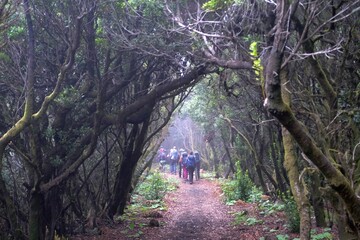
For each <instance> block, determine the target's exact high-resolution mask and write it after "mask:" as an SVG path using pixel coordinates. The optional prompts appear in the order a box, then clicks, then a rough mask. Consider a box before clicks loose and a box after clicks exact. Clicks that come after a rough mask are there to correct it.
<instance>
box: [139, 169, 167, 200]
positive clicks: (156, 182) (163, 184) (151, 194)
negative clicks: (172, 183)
mask: <svg viewBox="0 0 360 240" xmlns="http://www.w3.org/2000/svg"><path fill="white" fill-rule="evenodd" d="M168 186H169V183H168V182H167V181H165V179H164V178H163V177H162V176H161V174H160V173H159V172H155V173H152V174H150V175H149V176H148V177H147V178H146V180H145V181H144V182H142V183H141V184H140V185H139V186H138V187H137V192H138V193H139V194H140V195H142V196H144V197H145V198H146V199H147V200H158V199H162V198H163V197H164V195H165V193H166V192H167V188H168Z"/></svg>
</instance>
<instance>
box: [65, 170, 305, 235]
mask: <svg viewBox="0 0 360 240" xmlns="http://www.w3.org/2000/svg"><path fill="white" fill-rule="evenodd" d="M166 176H167V177H169V178H177V177H175V176H172V175H169V174H166ZM164 201H165V205H166V207H165V208H164V209H163V210H159V209H158V208H157V209H154V210H152V211H148V212H146V213H144V212H141V211H139V212H137V213H135V214H132V215H131V216H128V218H127V219H126V220H123V221H122V222H121V223H118V224H113V225H111V226H110V225H109V224H102V225H100V226H99V227H100V235H91V234H88V235H81V236H77V237H75V238H71V239H74V240H95V239H104V240H108V239H116V240H123V239H144V240H155V239H156V240H159V239H171V240H183V239H190V240H195V239H196V240H197V239H198V240H203V239H204V240H205V239H212V240H220V239H221V240H227V239H228V240H231V239H246V240H259V239H264V240H271V239H294V238H297V237H299V236H298V235H297V234H293V233H290V231H289V229H288V228H287V227H286V216H285V214H284V212H281V211H275V212H273V213H271V214H264V213H263V212H262V211H261V210H260V209H259V207H258V204H256V203H245V202H243V201H241V200H239V201H237V202H236V203H235V204H234V205H231V206H228V205H225V204H224V201H223V200H222V191H221V188H220V186H219V184H217V183H216V182H215V181H211V180H207V179H201V180H200V181H194V184H192V185H190V184H189V183H185V182H184V181H183V180H181V183H180V184H179V187H178V188H177V190H176V191H173V192H170V193H168V194H167V195H166V196H165V199H164ZM135 212H136V211H135ZM242 215H244V216H246V219H247V221H246V222H244V221H236V219H237V217H236V216H242Z"/></svg>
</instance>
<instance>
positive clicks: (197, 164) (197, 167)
mask: <svg viewBox="0 0 360 240" xmlns="http://www.w3.org/2000/svg"><path fill="white" fill-rule="evenodd" d="M194 156H195V179H196V180H197V181H199V180H200V154H199V152H198V151H194Z"/></svg>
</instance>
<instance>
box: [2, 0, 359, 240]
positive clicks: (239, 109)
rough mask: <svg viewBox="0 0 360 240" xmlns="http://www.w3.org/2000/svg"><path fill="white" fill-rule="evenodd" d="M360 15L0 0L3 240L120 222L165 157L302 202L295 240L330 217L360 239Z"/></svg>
mask: <svg viewBox="0 0 360 240" xmlns="http://www.w3.org/2000/svg"><path fill="white" fill-rule="evenodd" d="M359 13H360V0H226V1H222V0H63V1H57V0H1V1H0V46H1V51H0V228H1V229H2V230H1V232H0V238H1V239H34V240H37V239H54V236H55V233H56V234H57V235H59V236H67V235H71V233H72V232H73V231H74V229H75V228H79V226H82V227H83V228H90V229H91V228H94V227H95V226H96V224H97V222H96V219H99V218H103V219H108V220H110V221H111V220H113V219H114V217H115V216H118V215H121V214H123V213H124V209H125V207H126V204H127V202H128V201H127V200H128V198H129V196H130V195H131V193H132V191H133V189H134V188H135V187H136V185H137V183H138V182H139V179H140V177H141V176H142V175H143V174H144V173H146V170H147V169H149V168H150V167H151V163H152V161H153V160H154V159H155V155H156V154H157V150H158V149H159V147H160V146H161V145H162V144H164V143H166V144H169V147H172V146H173V145H176V146H179V147H180V146H181V147H183V148H185V149H187V150H195V149H196V150H198V151H199V152H200V153H201V155H202V156H203V159H204V164H203V166H204V168H206V169H207V170H208V171H214V175H215V176H216V177H218V178H228V177H231V176H232V175H233V174H234V172H235V171H236V167H235V165H236V164H237V162H239V164H240V166H241V169H242V170H243V171H244V172H247V173H248V175H249V177H250V179H251V180H252V181H253V183H255V184H256V185H257V186H258V187H259V188H260V189H261V190H262V191H263V192H264V193H265V194H268V195H270V196H272V197H275V198H276V197H281V196H285V195H289V194H290V195H292V196H293V198H294V200H295V202H296V205H297V209H298V210H299V214H300V218H301V224H300V234H301V239H310V237H309V236H310V229H311V218H312V216H314V217H315V220H316V224H317V225H318V226H327V225H329V223H328V222H327V221H328V220H327V219H328V218H327V217H326V215H327V214H328V212H327V211H326V209H329V208H330V209H331V210H332V213H331V214H332V215H333V219H334V222H333V223H332V224H333V225H334V226H336V227H337V228H338V231H339V234H340V236H346V237H349V238H345V237H344V238H343V239H350V237H353V238H354V239H356V238H359V237H360V69H359V66H360V48H359V42H360V14H359ZM170 135H171V136H172V138H171V139H172V140H171V141H170V140H169V139H167V142H163V141H164V139H166V138H167V136H170ZM329 206H330V207H329Z"/></svg>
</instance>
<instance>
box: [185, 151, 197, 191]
mask: <svg viewBox="0 0 360 240" xmlns="http://www.w3.org/2000/svg"><path fill="white" fill-rule="evenodd" d="M186 169H187V171H188V174H189V183H190V184H193V180H194V170H195V156H194V153H193V152H192V151H191V152H190V153H189V156H188V158H187V161H186Z"/></svg>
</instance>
